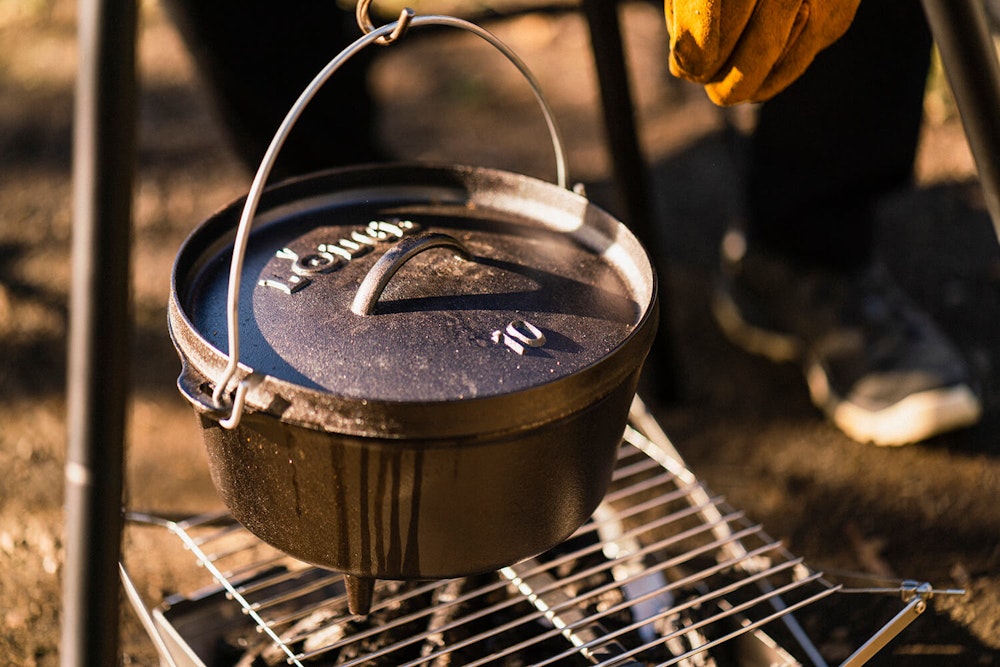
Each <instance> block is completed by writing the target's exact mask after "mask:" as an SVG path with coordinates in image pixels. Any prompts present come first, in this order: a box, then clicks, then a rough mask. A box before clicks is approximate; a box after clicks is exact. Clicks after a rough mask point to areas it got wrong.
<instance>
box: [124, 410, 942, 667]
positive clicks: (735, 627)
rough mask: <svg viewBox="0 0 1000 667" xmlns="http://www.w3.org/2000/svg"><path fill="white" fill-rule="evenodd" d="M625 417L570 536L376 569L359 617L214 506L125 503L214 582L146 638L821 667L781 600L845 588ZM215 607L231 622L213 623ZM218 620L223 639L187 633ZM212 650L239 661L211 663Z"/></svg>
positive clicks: (329, 650) (630, 662)
mask: <svg viewBox="0 0 1000 667" xmlns="http://www.w3.org/2000/svg"><path fill="white" fill-rule="evenodd" d="M632 416H633V419H632V422H631V425H630V426H628V427H627V428H626V430H625V433H624V438H623V442H622V446H621V448H620V455H619V461H618V466H617V469H616V471H615V475H614V480H613V482H612V485H611V487H610V490H609V492H608V494H607V495H606V497H605V499H604V502H603V503H602V504H601V506H600V507H599V508H598V510H597V511H596V512H595V513H594V515H593V517H592V519H591V520H590V521H589V522H588V523H587V524H585V525H584V526H582V527H581V528H580V529H579V530H578V531H577V532H576V533H575V534H574V535H573V536H572V537H571V538H570V539H569V540H567V541H566V542H565V543H563V544H562V545H560V546H559V547H557V548H555V549H553V550H551V551H550V552H548V553H546V554H543V555H541V556H538V557H536V558H532V559H529V560H527V561H524V562H521V563H518V564H516V565H513V566H510V567H507V568H504V569H502V570H501V571H500V572H498V573H491V574H488V575H482V576H476V577H468V578H464V579H454V580H445V581H434V582H391V581H380V582H379V583H378V586H377V588H376V592H375V602H374V604H373V607H372V611H371V613H370V614H369V615H368V616H367V617H365V618H361V617H355V616H351V615H350V614H349V613H348V611H347V601H346V595H345V592H344V588H343V584H342V582H341V577H340V575H339V574H337V573H333V572H329V571H326V570H322V569H319V568H314V567H311V566H308V565H305V564H303V563H301V562H299V561H296V560H294V559H291V558H289V557H287V556H285V555H284V554H282V553H280V552H277V551H275V550H274V549H272V548H271V547H269V546H267V545H265V544H263V543H262V542H260V541H259V540H258V539H257V538H255V537H254V536H253V535H251V534H250V533H249V532H247V531H246V530H245V529H243V528H242V527H241V526H240V525H239V524H236V523H234V522H233V521H232V519H230V518H228V517H227V516H225V515H205V516H200V517H195V518H191V519H187V520H184V521H170V520H165V519H159V518H156V517H152V516H148V515H138V514H133V515H132V517H131V518H132V519H133V520H137V521H142V522H146V523H156V524H159V525H162V526H165V527H167V528H168V529H169V530H170V531H171V532H172V533H174V534H175V535H176V536H177V537H178V538H180V540H181V541H182V542H183V543H184V545H185V546H186V547H187V548H188V549H189V550H190V551H191V552H192V554H194V556H195V558H196V560H197V562H198V563H199V564H200V565H201V566H203V567H204V568H205V569H206V570H207V572H208V573H209V574H210V575H211V577H212V578H213V579H214V580H215V582H216V584H217V587H216V588H214V589H209V592H207V593H201V594H197V595H194V596H187V597H183V596H175V597H174V598H172V599H171V600H168V601H167V603H165V604H164V605H163V606H161V607H160V608H158V609H157V610H155V611H154V614H153V617H155V620H154V619H153V618H151V619H149V625H150V626H155V627H150V628H149V629H150V630H151V634H156V635H158V636H159V638H164V637H165V638H166V642H165V644H166V645H165V646H163V647H161V651H162V652H163V653H165V656H166V657H165V660H167V661H169V660H173V661H175V663H176V664H195V665H199V664H203V665H209V666H210V665H213V664H240V665H267V664H290V665H298V666H302V667H308V666H310V665H338V666H341V667H349V666H352V665H393V666H394V667H398V666H400V665H405V666H407V667H411V666H414V667H415V666H417V665H428V666H431V667H444V666H445V665H459V664H461V665H467V666H470V667H473V666H479V665H525V664H532V665H538V666H542V665H567V666H573V665H580V666H587V665H605V666H608V667H611V666H613V665H617V666H621V667H636V666H637V665H660V666H666V665H682V666H684V667H696V666H711V665H728V664H745V663H746V661H745V660H743V659H742V658H739V659H737V658H734V656H733V651H736V650H738V651H740V652H741V653H746V652H749V653H751V654H756V655H765V656H766V657H765V660H766V662H764V663H763V664H800V663H801V662H802V661H805V662H809V663H811V664H817V665H823V664H825V663H824V661H823V658H822V657H821V656H820V654H819V651H817V649H816V648H815V647H814V646H813V645H812V644H811V643H810V641H809V639H808V638H807V637H806V635H805V633H804V632H803V630H802V629H801V628H800V627H799V625H798V623H797V621H796V619H795V616H794V615H793V612H795V611H796V610H798V609H800V608H802V607H805V606H807V605H810V604H812V603H815V602H817V601H819V600H821V599H823V598H825V597H827V596H830V595H831V594H833V593H835V592H837V591H838V590H839V587H838V586H834V585H832V584H830V583H829V582H827V581H826V580H825V579H824V578H823V577H822V575H820V574H819V573H816V572H812V571H811V570H810V569H809V568H807V567H806V566H805V565H804V564H803V562H802V560H801V559H799V558H795V557H793V556H791V555H790V554H789V553H787V551H786V550H785V549H784V548H783V547H782V545H781V544H780V543H779V542H776V541H774V540H772V539H771V538H770V537H769V536H768V535H767V534H766V533H765V532H764V531H763V529H762V528H761V526H760V525H757V524H754V523H751V522H749V521H748V520H747V519H746V518H745V517H744V516H743V514H742V513H741V512H739V511H737V510H734V509H733V508H731V507H729V506H728V505H726V503H725V502H724V501H723V499H721V498H720V497H718V496H714V495H712V494H711V492H710V491H709V490H708V489H707V488H705V486H704V485H703V484H702V483H701V482H700V481H698V480H697V479H696V478H695V476H694V475H693V474H692V473H691V471H690V470H689V469H687V468H686V467H685V466H684V464H683V462H682V461H681V459H680V457H679V456H678V455H677V454H676V452H675V451H674V450H673V447H672V446H671V445H670V443H669V441H668V440H666V436H664V435H663V434H662V432H661V431H659V428H658V426H656V424H655V422H653V421H652V420H651V418H649V416H648V413H645V412H644V411H642V410H641V403H638V402H637V409H634V410H633V415H632ZM213 605H214V606H213ZM911 606H913V605H912V603H911ZM199 609H200V611H198V610H199ZM207 609H212V610H213V611H206V610H207ZM220 609H223V610H224V611H220ZM234 610H238V611H234ZM920 611H922V608H921V609H918V610H917V611H916V613H919V612H920ZM209 617H211V618H212V619H213V622H217V623H216V624H218V623H221V620H220V619H225V627H220V628H216V629H214V630H211V631H209V630H208V629H207V627H206V621H207V619H208V618H209ZM903 620H904V621H905V622H904V623H902V625H903V626H905V623H908V622H909V621H908V620H906V619H903ZM208 625H212V623H208ZM901 627H902V626H900V627H899V628H892V634H895V633H896V632H898V630H899V629H901ZM887 628H888V626H887ZM885 630H886V629H885V628H884V629H883V631H885ZM213 632H214V633H215V634H216V635H220V634H221V635H222V636H223V640H224V641H220V639H219V637H218V636H216V637H212V638H211V641H205V637H203V636H202V637H199V636H198V635H205V634H206V633H208V634H211V633H213ZM765 632H766V633H767V634H765ZM890 636H891V635H890ZM773 637H779V638H780V640H781V641H780V642H776V641H775V640H774V639H773ZM887 640H888V637H886V638H885V640H884V641H881V643H882V644H884V642H885V641H887ZM875 643H876V644H878V643H879V642H875ZM197 644H205V645H206V646H210V648H205V649H202V653H205V652H213V653H214V654H215V655H213V656H208V655H200V654H199V653H198V650H196V649H195V648H193V647H194V646H195V645H197ZM220 645H221V646H224V649H220V648H219V647H220ZM786 647H787V648H786ZM875 650H878V647H877V646H875V647H874V648H873V647H869V648H868V649H867V653H868V654H870V653H872V652H873V651H875ZM220 651H221V653H224V654H226V655H227V656H230V657H232V658H234V659H233V660H231V662H229V663H225V662H224V661H222V662H220V658H219V657H218V655H219V653H220ZM237 654H238V656H237ZM178 656H181V657H180V658H178ZM864 658H865V656H863V655H861V653H860V652H859V655H858V657H857V658H855V659H854V661H853V662H852V661H848V663H844V664H862V663H863V662H864ZM188 661H190V663H189V662H188ZM751 662H752V661H751ZM168 664H169V662H168Z"/></svg>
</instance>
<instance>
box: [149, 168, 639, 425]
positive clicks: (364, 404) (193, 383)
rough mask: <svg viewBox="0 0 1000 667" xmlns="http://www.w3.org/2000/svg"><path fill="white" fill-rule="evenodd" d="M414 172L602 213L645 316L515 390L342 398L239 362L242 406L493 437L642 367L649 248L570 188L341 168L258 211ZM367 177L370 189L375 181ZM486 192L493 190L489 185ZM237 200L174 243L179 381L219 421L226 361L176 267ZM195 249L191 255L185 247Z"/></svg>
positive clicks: (300, 419)
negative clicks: (198, 323) (570, 364)
mask: <svg viewBox="0 0 1000 667" xmlns="http://www.w3.org/2000/svg"><path fill="white" fill-rule="evenodd" d="M372 174H377V175H378V176H379V178H377V179H373V178H372V177H371V175H372ZM386 175H389V176H402V177H403V178H401V179H399V180H398V181H397V180H393V179H391V178H389V179H387V178H386ZM415 175H416V176H418V177H419V176H424V177H426V176H437V177H438V178H441V177H448V178H449V179H450V182H449V183H448V185H449V186H451V187H458V186H459V185H463V186H465V188H466V193H467V194H468V195H469V197H472V196H474V195H476V194H477V193H480V192H482V182H483V181H488V182H490V183H491V184H493V185H496V184H502V185H507V186H508V187H509V188H510V190H509V191H504V192H499V191H498V192H497V194H508V195H509V194H513V195H516V196H518V197H519V198H521V199H524V198H525V197H526V193H525V189H526V188H534V189H538V188H542V189H544V192H545V193H546V194H548V195H550V196H555V197H557V198H562V197H568V198H569V199H568V200H567V201H569V202H572V203H574V204H575V205H577V206H581V207H582V208H581V210H593V211H596V212H599V214H600V215H601V216H605V217H606V218H607V220H609V221H611V222H612V223H613V224H616V225H617V227H616V231H617V238H616V239H615V240H614V244H620V243H621V241H622V239H625V240H628V241H629V245H630V246H632V248H631V249H630V250H631V252H632V253H634V252H639V253H641V255H640V257H641V261H639V262H637V264H639V265H641V266H639V268H640V270H643V271H644V272H645V271H646V269H647V268H648V274H647V275H645V277H646V278H647V279H648V280H649V281H650V290H649V291H650V295H649V298H648V300H647V303H645V304H640V308H642V309H643V312H642V314H641V316H640V318H639V319H638V321H637V322H636V324H635V325H634V327H633V330H632V332H631V333H629V334H628V335H627V336H626V338H625V339H624V340H623V341H622V342H621V343H620V344H619V345H618V346H617V347H616V348H615V349H613V350H611V351H610V352H609V353H608V354H607V355H605V356H604V357H602V358H601V359H599V360H598V361H596V362H595V363H593V364H591V365H590V366H587V367H585V368H582V369H580V370H578V371H576V372H575V373H571V374H569V375H566V376H563V377H559V378H557V379H555V380H551V381H546V382H541V383H539V384H537V385H535V386H532V387H530V388H528V389H524V390H520V391H517V392H513V393H508V394H499V395H491V396H484V397H473V398H464V399H449V400H443V401H421V400H414V401H386V400H373V399H365V398H358V397H351V396H341V395H337V394H336V393H334V392H332V391H328V390H316V389H311V388H305V387H302V386H300V385H297V384H295V383H293V382H289V381H286V380H282V379H280V378H277V377H274V376H270V375H265V374H261V373H253V372H252V369H251V368H250V367H248V366H246V365H244V364H242V363H241V364H240V365H239V368H238V371H237V373H236V376H235V379H236V380H242V379H245V378H247V379H249V380H250V389H249V391H248V393H247V397H246V411H247V412H254V413H258V414H260V413H264V414H268V415H271V416H273V417H274V418H276V419H280V420H281V421H282V422H283V423H286V424H289V425H294V426H300V427H303V428H308V429H313V430H321V431H326V432H329V433H331V434H344V435H353V436H360V437H378V438H387V439H427V440H438V439H442V438H452V439H456V438H468V437H496V436H498V435H502V434H503V433H505V432H516V431H520V430H524V429H528V428H533V427H536V426H538V425H541V424H545V423H548V422H551V421H555V420H558V419H562V418H565V417H568V416H571V415H572V414H573V413H575V412H577V411H579V410H582V409H583V408H585V407H587V406H588V405H590V404H592V403H594V402H597V401H599V400H601V399H603V398H604V397H605V396H606V395H608V394H609V393H610V392H611V391H613V390H614V389H615V388H616V387H618V386H619V385H620V384H621V383H623V382H625V381H626V379H627V378H628V377H629V375H631V374H632V373H633V372H635V371H636V370H637V369H638V368H639V367H641V365H642V363H643V360H644V359H645V356H646V354H647V353H648V351H649V348H650V347H651V345H652V341H653V338H654V336H655V331H656V327H657V318H658V314H659V303H658V285H657V277H656V272H655V270H654V269H653V265H652V262H651V260H650V258H649V255H648V252H647V251H646V249H645V248H644V247H643V246H642V245H641V243H639V242H638V240H637V239H635V237H634V236H633V235H632V234H631V232H630V231H629V230H628V229H627V228H626V227H625V225H623V224H622V223H621V222H619V221H617V220H616V219H615V218H614V217H613V216H611V215H610V214H608V213H607V212H606V211H604V210H603V209H600V208H599V207H597V206H595V205H594V204H592V203H591V202H590V201H589V200H587V199H586V198H585V197H583V196H581V195H578V194H576V193H575V192H572V191H570V190H565V189H563V188H560V187H559V186H557V185H554V184H552V183H549V182H547V181H543V180H540V179H535V178H533V177H530V176H524V175H521V174H516V173H513V172H506V171H502V170H497V169H492V168H484V167H468V166H463V165H428V164H424V163H413V164H411V163H394V164H391V165H360V166H352V167H343V168H338V169H332V170H327V171H322V172H317V173H313V174H306V175H304V176H299V177H295V178H292V179H288V180H286V181H282V182H280V183H276V184H274V185H271V186H269V187H268V188H267V190H266V191H265V197H268V196H270V197H272V198H273V197H274V196H275V195H276V194H277V195H280V197H279V201H278V202H277V203H272V202H271V201H267V204H271V206H270V207H268V206H267V205H262V207H261V210H262V211H267V210H269V209H273V208H276V207H277V206H281V205H283V204H286V203H289V202H294V201H297V198H296V197H295V193H296V192H297V191H298V190H299V189H301V188H302V187H308V186H310V185H312V184H315V183H317V182H325V181H338V180H340V181H346V183H343V184H341V185H342V188H343V189H347V190H350V189H352V187H355V186H356V187H359V188H365V189H370V188H373V187H374V188H376V189H381V188H392V187H399V186H405V185H407V184H410V183H407V181H411V182H416V183H418V184H424V185H427V180H426V178H423V179H420V178H417V179H414V176H415ZM455 179H457V182H456V180H455ZM373 182H374V183H377V186H373V185H372V183H373ZM556 193H558V194H556ZM488 194H492V190H491V192H489V193H488ZM289 195H291V198H290V199H288V197H289ZM242 202H243V198H239V199H237V200H235V201H233V202H230V203H229V204H227V205H225V206H223V207H222V208H220V209H219V210H218V211H216V213H214V214H213V215H212V216H210V217H209V218H208V219H207V220H206V221H204V222H203V223H202V224H200V225H198V226H197V227H196V228H195V229H194V230H193V231H192V232H191V233H190V234H189V235H188V237H187V239H185V241H184V242H183V244H182V245H181V248H180V250H179V252H178V254H177V257H176V258H175V261H174V266H173V270H172V272H171V291H170V299H169V306H168V319H169V330H170V336H171V339H172V340H173V343H174V346H175V348H176V349H177V351H178V354H179V356H180V358H181V361H182V365H183V369H182V371H181V374H180V376H179V378H178V387H179V389H180V390H181V393H182V394H183V395H184V396H185V397H186V398H187V399H188V401H190V402H191V403H192V405H193V406H194V407H195V409H196V411H197V412H199V413H201V414H202V415H203V416H205V417H208V418H210V419H213V420H216V421H218V420H220V419H224V418H225V417H226V416H228V409H229V407H228V406H223V407H221V408H219V407H217V406H215V405H214V404H213V403H212V401H211V394H212V389H211V388H212V387H214V385H215V382H216V381H217V378H218V377H219V376H221V374H222V371H223V369H224V368H225V366H226V363H227V362H228V359H229V357H228V355H226V354H224V353H223V352H222V351H221V350H219V349H218V348H216V347H215V346H214V345H212V344H210V343H209V342H208V341H207V340H206V339H204V338H203V337H202V336H201V334H200V333H199V332H198V331H197V330H196V329H195V327H194V325H193V324H192V323H191V321H190V320H189V319H188V317H187V315H186V314H185V313H184V310H183V308H182V307H181V304H180V299H179V290H178V276H179V275H180V272H181V271H182V270H184V275H185V276H186V275H188V271H190V266H193V265H194V264H195V263H196V261H197V259H198V258H200V257H202V256H204V254H205V253H206V251H207V249H208V248H210V247H211V246H212V245H213V244H214V243H220V242H221V241H222V240H223V239H224V238H225V236H224V235H223V236H221V237H220V236H219V234H218V233H216V232H215V227H216V226H217V224H218V223H217V224H216V225H213V224H212V222H213V221H219V220H221V219H222V218H223V216H224V215H225V214H227V213H230V212H231V211H232V210H233V209H235V208H237V207H241V206H242ZM231 226H232V225H229V227H231ZM209 230H211V232H212V233H209ZM203 236H208V237H209V243H207V244H206V243H205V242H203V240H202V237H203ZM195 247H197V248H198V250H197V252H196V251H194V250H192V248H195ZM192 254H193V255H194V257H193V258H192V259H194V260H195V261H194V262H191V261H189V262H188V265H189V266H187V267H186V266H185V265H184V263H183V260H185V259H186V258H188V256H189V255H192ZM233 386H235V383H233Z"/></svg>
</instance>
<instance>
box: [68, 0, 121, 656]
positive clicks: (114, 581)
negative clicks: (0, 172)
mask: <svg viewBox="0 0 1000 667" xmlns="http://www.w3.org/2000/svg"><path fill="white" fill-rule="evenodd" d="M136 12H137V8H136V2H135V0H81V1H80V2H79V3H78V40H79V45H78V50H79V73H78V80H77V90H76V106H75V118H74V123H75V125H74V138H73V188H74V192H73V245H72V253H73V257H72V285H71V289H70V321H69V368H68V371H67V376H68V377H67V432H68V437H67V452H66V482H65V483H66V498H65V504H66V563H65V574H64V577H63V608H62V612H63V619H62V643H61V647H60V652H61V663H62V665H64V666H66V667H69V666H70V665H102V666H103V665H114V664H117V663H118V612H119V602H118V600H119V580H118V559H119V557H120V551H121V529H122V512H121V508H122V490H123V475H124V472H123V471H124V441H125V413H126V404H127V398H128V383H129V377H128V366H129V364H128V358H129V353H130V341H131V318H130V309H129V305H128V301H129V298H128V297H129V287H128V285H129V247H130V237H131V207H132V175H133V167H134V153H135V150H134V147H135V89H136V74H135V39H136V34H135V33H136Z"/></svg>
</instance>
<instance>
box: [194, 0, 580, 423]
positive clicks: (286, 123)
mask: <svg viewBox="0 0 1000 667" xmlns="http://www.w3.org/2000/svg"><path fill="white" fill-rule="evenodd" d="M370 4H371V0H359V2H358V7H357V18H358V24H359V25H360V26H361V29H362V31H364V32H365V34H364V35H363V36H362V37H360V38H358V39H357V40H355V41H354V42H353V43H352V44H350V45H349V46H347V47H346V48H345V49H344V50H343V51H341V52H340V53H339V54H337V55H336V56H335V57H334V58H333V60H331V61H330V62H329V63H328V64H327V65H326V67H324V68H323V69H322V70H321V71H320V72H319V74H317V75H316V77H315V78H314V79H313V80H312V81H311V82H310V83H309V85H308V86H306V88H305V90H303V91H302V93H301V94H300V95H299V97H298V99H297V100H296V101H295V103H294V104H293V105H292V106H291V108H290V109H289V110H288V113H287V114H286V115H285V118H284V120H283V121H282V122H281V125H280V126H279V127H278V130H277V132H275V134H274V138H273V139H271V143H270V144H269V145H268V147H267V150H266V151H265V153H264V157H263V158H262V160H261V163H260V166H259V167H258V168H257V173H256V174H255V175H254V179H253V182H252V183H251V185H250V190H249V192H248V193H247V197H246V201H245V203H244V205H243V211H242V213H241V214H240V220H239V224H238V226H237V229H236V238H235V240H234V241H233V258H232V262H231V264H230V267H229V285H228V289H227V293H226V297H227V298H226V322H227V328H228V340H229V360H228V363H227V365H226V368H225V370H224V371H223V373H222V376H221V377H220V378H219V381H218V382H217V384H216V386H215V389H214V391H213V392H212V407H214V408H215V409H217V410H221V409H223V408H224V407H225V405H226V401H225V400H224V399H225V396H226V395H227V394H228V393H229V392H230V390H229V384H230V382H231V381H232V379H233V377H235V375H236V372H237V370H238V369H239V362H240V325H239V310H240V306H239V304H240V282H241V280H242V278H243V260H244V257H245V256H246V249H247V243H248V240H249V236H250V228H251V226H252V221H253V218H254V215H255V214H256V212H257V208H258V206H259V205H260V200H261V197H262V195H263V191H264V186H265V184H266V182H267V179H268V176H269V175H270V173H271V169H272V168H273V166H274V163H275V161H276V160H277V157H278V153H279V152H280V150H281V147H282V146H283V145H284V143H285V140H286V139H287V138H288V135H289V133H290V132H291V130H292V128H293V127H294V125H295V123H296V122H297V121H298V119H299V117H300V116H301V115H302V112H303V111H304V110H305V107H306V106H307V105H308V104H309V102H310V101H311V100H312V98H313V97H314V96H315V95H316V93H317V92H318V91H319V89H320V88H322V87H323V85H324V84H325V83H326V82H327V80H329V78H330V77H331V76H332V75H333V74H334V72H336V71H337V70H338V69H340V67H341V66H342V65H343V64H344V63H346V62H347V61H348V60H350V59H351V58H352V57H354V56H355V55H357V54H358V53H359V52H360V51H362V50H363V49H365V48H366V47H368V46H370V45H371V44H373V43H377V44H382V45H387V44H392V43H394V42H395V40H397V39H399V37H401V36H402V35H403V34H404V33H405V32H406V31H407V30H408V29H409V28H411V27H417V26H425V25H438V26H449V27H453V28H458V29H460V30H465V31H467V32H470V33H472V34H474V35H476V36H477V37H480V38H481V39H483V40H484V41H486V42H488V43H489V44H490V45H491V46H493V47H494V48H495V49H497V50H498V51H500V53H501V54H503V55H504V57H506V58H507V60H508V61H510V62H511V63H512V64H513V65H514V66H515V67H516V68H517V69H518V71H519V72H520V73H521V75H522V76H523V77H524V78H525V80H526V81H527V82H528V85H529V86H530V87H531V91H532V93H533V94H534V96H535V100H536V102H538V106H539V108H540V109H541V111H542V115H543V116H544V117H545V124H546V126H547V127H548V131H549V139H550V140H551V142H552V148H553V151H554V152H555V162H556V184H557V185H558V186H559V187H561V188H563V189H569V185H568V182H569V177H568V175H567V171H566V152H565V148H564V147H563V142H562V139H561V137H560V134H559V128H558V127H557V126H556V123H555V116H554V114H553V113H552V109H551V107H550V106H549V103H548V102H547V101H546V99H545V97H544V95H543V94H542V91H541V87H540V86H539V84H538V81H537V80H536V79H535V77H534V75H533V74H532V73H531V71H530V70H528V67H527V65H525V63H524V61H522V60H521V58H520V57H519V56H518V55H517V54H516V53H514V51H513V50H512V49H511V48H510V47H508V46H507V45H506V44H505V43H504V42H502V41H500V39H499V38H497V37H496V36H495V35H493V33H491V32H489V31H487V30H486V29H484V28H481V27H480V26H478V25H476V24H474V23H471V22H469V21H466V20H464V19H460V18H457V17H454V16H415V15H414V13H413V11H412V10H410V9H404V10H403V11H402V12H401V13H400V18H399V20H398V21H395V22H393V23H387V24H386V25H383V26H381V27H379V28H376V27H375V26H374V24H372V22H371V19H370V18H369V16H368V7H369V6H370ZM247 370H248V371H249V372H248V373H247V374H246V375H245V376H244V377H243V378H242V379H240V380H239V382H238V384H237V385H236V387H235V388H234V389H235V394H234V396H233V401H232V409H231V410H230V413H229V416H228V417H225V418H222V419H220V420H219V425H220V426H222V427H223V428H226V429H234V428H236V427H237V426H238V425H239V423H240V419H241V418H242V415H243V408H244V406H245V404H246V396H247V392H248V391H249V390H250V389H251V388H252V387H253V386H255V385H256V384H259V382H260V381H261V380H262V379H263V378H262V376H260V375H259V374H257V373H256V372H255V371H254V370H253V369H247Z"/></svg>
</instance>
